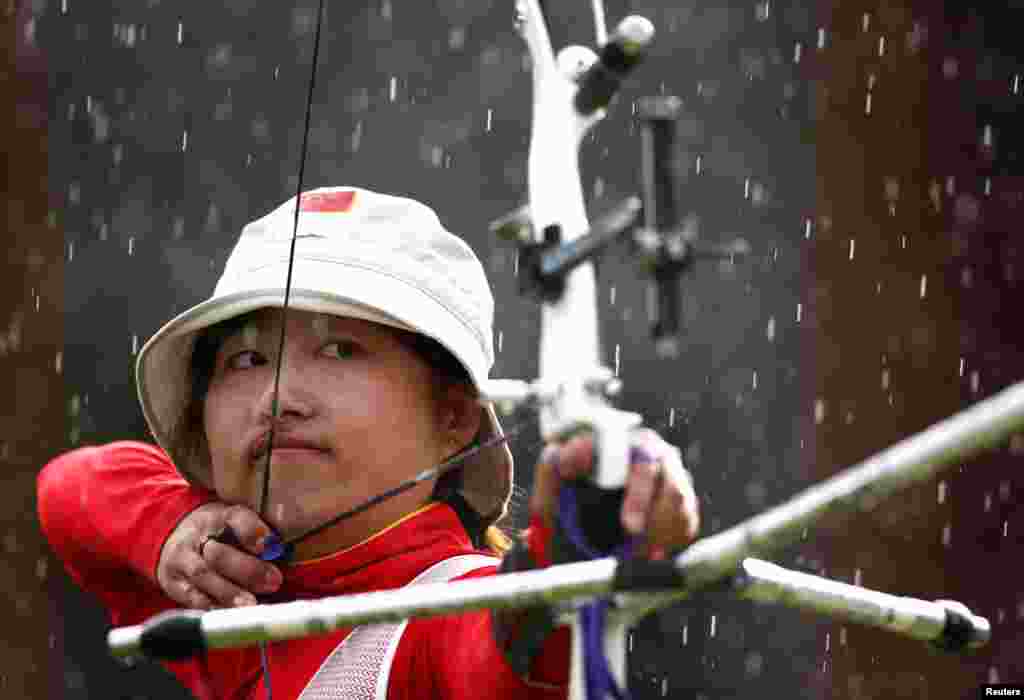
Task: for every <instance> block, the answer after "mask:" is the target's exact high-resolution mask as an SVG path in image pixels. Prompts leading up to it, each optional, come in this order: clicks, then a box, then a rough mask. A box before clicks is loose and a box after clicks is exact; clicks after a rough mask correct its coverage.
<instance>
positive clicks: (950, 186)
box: [946, 175, 956, 197]
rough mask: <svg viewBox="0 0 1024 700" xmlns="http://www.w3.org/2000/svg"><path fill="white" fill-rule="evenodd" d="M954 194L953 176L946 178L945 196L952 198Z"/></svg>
mask: <svg viewBox="0 0 1024 700" xmlns="http://www.w3.org/2000/svg"><path fill="white" fill-rule="evenodd" d="M954 194H956V177H955V176H953V175H947V176H946V195H947V196H949V197H952V196H953V195H954Z"/></svg>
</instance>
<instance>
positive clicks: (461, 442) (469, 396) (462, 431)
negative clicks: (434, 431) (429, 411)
mask: <svg viewBox="0 0 1024 700" xmlns="http://www.w3.org/2000/svg"><path fill="white" fill-rule="evenodd" d="M440 399H441V400H440V403H441V405H440V411H439V417H440V424H439V427H440V429H441V431H442V434H443V436H444V440H445V442H446V443H448V444H450V445H451V448H452V453H455V452H457V451H459V450H462V449H463V448H465V447H466V446H467V445H469V444H470V443H471V442H472V441H473V438H475V437H476V434H477V432H478V431H479V430H480V404H479V403H478V402H477V400H476V397H475V393H474V392H473V390H472V388H471V387H468V386H466V385H465V384H462V383H459V382H453V383H451V384H449V385H448V386H447V387H446V388H445V389H444V391H443V392H442V394H441V397H440Z"/></svg>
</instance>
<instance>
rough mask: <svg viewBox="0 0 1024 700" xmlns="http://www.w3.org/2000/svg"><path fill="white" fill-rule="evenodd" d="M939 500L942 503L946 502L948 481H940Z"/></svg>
mask: <svg viewBox="0 0 1024 700" xmlns="http://www.w3.org/2000/svg"><path fill="white" fill-rule="evenodd" d="M938 502H939V503H940V504H941V503H945V502H946V482H945V481H940V482H939V494H938Z"/></svg>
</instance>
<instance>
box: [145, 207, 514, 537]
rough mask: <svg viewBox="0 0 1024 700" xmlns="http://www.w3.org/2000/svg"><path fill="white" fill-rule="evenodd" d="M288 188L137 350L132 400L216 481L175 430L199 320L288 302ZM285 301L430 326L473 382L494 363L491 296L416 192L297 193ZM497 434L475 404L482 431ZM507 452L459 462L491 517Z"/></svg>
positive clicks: (176, 449) (506, 469)
mask: <svg viewBox="0 0 1024 700" xmlns="http://www.w3.org/2000/svg"><path fill="white" fill-rule="evenodd" d="M295 206H296V205H295V198H294V197H292V198H291V199H289V200H288V201H286V202H285V203H283V204H282V205H280V206H279V207H277V208H276V209H274V210H273V211H272V212H270V213H269V214H267V215H266V216H264V217H263V218H260V219H257V220H256V221H253V222H252V223H250V224H248V225H246V226H245V227H244V228H243V229H242V235H241V236H240V238H239V240H238V243H237V244H236V245H235V248H234V250H233V251H232V252H231V255H230V257H229V258H228V260H227V264H226V265H225V267H224V273H223V275H221V278H220V280H219V281H218V282H217V286H216V288H215V289H214V291H213V296H211V297H210V298H209V299H207V300H206V301H204V302H202V303H200V304H198V305H196V306H193V307H192V308H191V309H188V310H187V311H185V312H184V313H182V314H180V315H178V316H177V317H176V318H174V319H172V320H171V321H169V322H168V323H167V324H165V325H164V326H163V327H162V328H161V329H160V330H159V331H157V332H156V334H155V335H154V336H153V337H152V338H150V339H149V341H148V342H147V343H146V344H145V345H144V346H143V348H142V350H141V351H140V352H139V357H138V361H137V364H136V382H137V387H138V392H139V401H140V402H141V404H142V411H143V413H144V415H145V417H146V422H147V423H148V424H149V428H150V430H151V431H152V432H153V436H154V437H155V438H156V441H157V443H158V444H159V445H160V447H162V448H163V449H164V450H166V451H167V453H168V454H169V455H170V456H171V459H172V460H174V463H175V466H176V467H177V469H178V471H179V472H181V473H182V474H183V475H184V476H185V477H186V478H187V479H189V480H190V481H192V482H194V483H198V484H201V485H203V486H205V487H207V488H211V487H212V480H211V474H210V462H209V454H208V453H207V454H202V455H195V454H194V453H192V452H190V451H189V450H188V449H187V448H186V446H185V444H184V442H183V441H184V438H185V437H186V436H183V435H176V434H175V433H176V432H177V431H176V426H179V425H180V424H181V421H182V419H183V416H184V412H185V410H186V408H187V406H188V403H189V401H190V399H191V396H190V394H191V386H192V377H191V376H190V372H191V364H192V352H193V349H194V347H195V342H196V339H197V337H198V336H199V334H200V332H201V331H203V330H204V329H206V328H208V327H210V326H212V325H214V324H216V323H219V322H221V321H224V320H226V319H229V318H233V317H236V316H240V315H242V314H245V313H248V312H250V311H254V310H256V309H261V308H266V307H281V306H283V304H284V295H285V280H286V279H287V274H288V264H289V262H288V261H289V251H290V248H291V244H292V235H293V226H294V222H295ZM295 236H296V240H295V259H294V263H293V268H292V281H291V290H290V294H289V297H288V308H290V309H291V308H293V309H301V310H304V311H312V312H316V313H327V314H333V315H337V316H344V317H353V318H361V319H365V320H368V321H373V322H376V323H381V324H384V325H388V326H394V327H396V328H401V329H404V330H408V331H413V332H415V333H420V334H422V335H425V336H428V337H430V338H433V339H434V340H436V341H438V342H439V343H441V345H443V346H444V347H445V348H447V349H448V351H450V352H451V353H452V355H454V356H455V357H456V358H457V359H458V360H459V361H460V362H461V363H462V365H463V366H464V367H465V368H466V370H467V372H468V373H469V376H470V377H471V378H472V380H473V383H474V384H475V385H476V387H477V389H480V388H481V386H482V385H483V382H484V381H485V380H486V379H487V375H488V372H489V371H490V369H491V366H492V365H493V364H494V348H493V341H492V323H493V318H494V299H493V297H492V295H491V289H490V286H489V285H488V283H487V278H486V276H485V274H484V270H483V266H482V265H481V264H480V261H479V260H478V259H477V257H476V255H474V253H473V251H472V249H471V248H470V247H469V246H468V245H467V244H466V243H465V242H464V241H462V240H461V239H460V238H458V237H457V236H455V235H453V234H452V233H449V232H448V231H446V230H445V229H444V227H443V226H442V225H441V222H440V221H439V220H438V217H437V215H436V214H435V213H434V211H433V210H431V209H430V208H429V207H427V206H426V205H424V204H421V203H420V202H417V201H415V200H412V199H407V198H404V197H395V196H391V195H386V194H380V193H377V192H371V191H369V190H365V189H359V188H355V187H325V188H320V189H316V190H312V191H309V192H305V193H303V194H302V197H301V200H300V208H299V220H298V229H297V231H296V233H295ZM501 434H502V431H501V426H500V425H499V423H498V419H497V416H495V414H494V410H493V409H492V408H491V407H490V406H489V405H486V406H482V407H481V431H480V434H479V439H480V440H481V441H485V440H487V439H488V438H492V437H496V436H499V435H501ZM511 490H512V453H511V452H510V451H509V449H508V446H507V445H505V444H504V443H502V444H500V445H496V446H493V447H489V448H487V449H484V450H481V451H479V452H478V453H476V454H475V455H473V456H472V457H470V458H468V459H467V460H466V461H465V462H464V463H463V478H462V488H461V489H460V491H461V492H462V495H463V496H464V497H465V498H466V500H467V502H468V503H469V504H470V505H471V506H472V507H473V509H474V510H475V511H476V512H477V513H478V514H479V515H481V516H482V517H484V518H485V519H486V520H488V521H493V520H496V519H497V518H498V517H500V516H501V515H503V514H504V512H505V509H506V507H507V505H508V500H509V496H510V495H511Z"/></svg>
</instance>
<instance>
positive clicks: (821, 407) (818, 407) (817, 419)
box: [814, 399, 825, 425]
mask: <svg viewBox="0 0 1024 700" xmlns="http://www.w3.org/2000/svg"><path fill="white" fill-rule="evenodd" d="M824 422H825V400H824V399H816V400H815V401H814V424H815V425H821V424H822V423H824Z"/></svg>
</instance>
